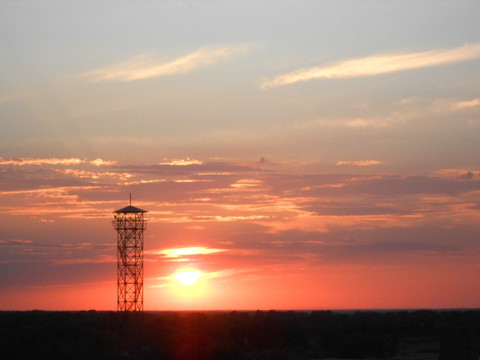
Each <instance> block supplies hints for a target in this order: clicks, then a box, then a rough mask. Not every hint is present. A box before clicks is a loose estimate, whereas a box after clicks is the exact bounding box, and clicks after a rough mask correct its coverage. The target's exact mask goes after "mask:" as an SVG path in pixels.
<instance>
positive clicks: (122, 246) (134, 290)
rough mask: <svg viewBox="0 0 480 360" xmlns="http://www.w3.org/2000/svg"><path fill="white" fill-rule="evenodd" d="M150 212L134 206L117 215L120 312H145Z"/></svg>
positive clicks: (114, 222) (115, 220)
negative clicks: (145, 233)
mask: <svg viewBox="0 0 480 360" xmlns="http://www.w3.org/2000/svg"><path fill="white" fill-rule="evenodd" d="M146 212H147V211H145V210H142V209H139V208H137V207H135V206H132V204H131V200H130V205H129V206H127V207H125V208H123V209H120V210H117V211H115V214H116V215H115V218H114V220H113V227H114V229H115V230H116V231H117V311H143V231H144V230H145V229H146V228H147V222H146V220H145V219H144V214H145V213H146Z"/></svg>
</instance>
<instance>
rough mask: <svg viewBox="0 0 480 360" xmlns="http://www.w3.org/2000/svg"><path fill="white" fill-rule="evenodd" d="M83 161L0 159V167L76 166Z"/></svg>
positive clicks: (72, 159)
mask: <svg viewBox="0 0 480 360" xmlns="http://www.w3.org/2000/svg"><path fill="white" fill-rule="evenodd" d="M83 162H84V161H83V160H80V159H78V158H70V159H58V158H50V159H34V158H20V159H9V160H7V159H3V158H0V165H16V166H22V165H44V164H46V165H77V164H81V163H83Z"/></svg>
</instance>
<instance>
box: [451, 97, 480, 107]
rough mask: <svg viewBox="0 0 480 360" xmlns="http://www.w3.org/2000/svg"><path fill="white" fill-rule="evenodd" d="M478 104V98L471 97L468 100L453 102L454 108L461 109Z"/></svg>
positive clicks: (479, 104) (479, 101) (479, 100)
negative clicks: (471, 98)
mask: <svg viewBox="0 0 480 360" xmlns="http://www.w3.org/2000/svg"><path fill="white" fill-rule="evenodd" d="M477 106H480V99H473V100H470V101H460V102H458V103H456V104H455V110H462V109H467V108H473V107H477Z"/></svg>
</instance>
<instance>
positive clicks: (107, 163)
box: [89, 158, 117, 166]
mask: <svg viewBox="0 0 480 360" xmlns="http://www.w3.org/2000/svg"><path fill="white" fill-rule="evenodd" d="M89 162H90V164H92V165H95V166H111V165H115V164H116V163H117V162H116V161H108V160H103V159H100V158H98V159H95V160H92V161H89Z"/></svg>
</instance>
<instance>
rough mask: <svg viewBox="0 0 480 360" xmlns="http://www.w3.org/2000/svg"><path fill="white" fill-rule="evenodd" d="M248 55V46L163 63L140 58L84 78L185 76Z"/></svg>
mask: <svg viewBox="0 0 480 360" xmlns="http://www.w3.org/2000/svg"><path fill="white" fill-rule="evenodd" d="M245 51H247V46H245V45H239V46H225V47H205V48H201V49H199V50H197V51H194V52H192V53H190V54H188V55H185V56H181V57H178V58H176V59H172V60H170V61H163V62H162V61H160V60H158V58H156V57H155V56H152V55H146V54H143V55H139V56H136V57H133V58H131V59H128V60H127V61H124V62H121V63H119V64H113V65H110V66H106V67H104V68H101V69H97V70H93V71H89V72H86V73H83V74H81V76H82V77H84V78H87V79H89V80H91V81H134V80H141V79H149V78H158V77H164V76H173V75H179V74H185V73H188V72H191V71H194V70H196V69H199V68H203V67H207V66H209V65H213V64H215V63H218V62H220V61H227V60H230V59H232V58H233V57H234V56H235V55H238V54H241V53H243V52H245Z"/></svg>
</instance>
